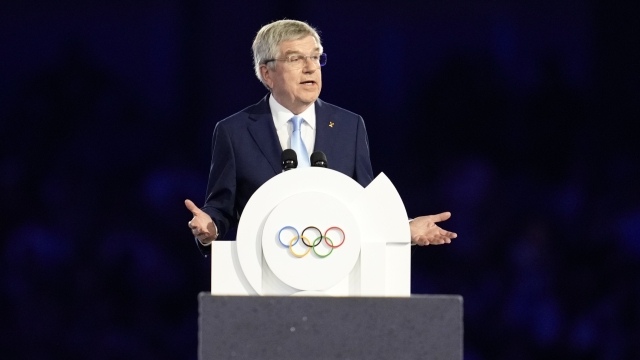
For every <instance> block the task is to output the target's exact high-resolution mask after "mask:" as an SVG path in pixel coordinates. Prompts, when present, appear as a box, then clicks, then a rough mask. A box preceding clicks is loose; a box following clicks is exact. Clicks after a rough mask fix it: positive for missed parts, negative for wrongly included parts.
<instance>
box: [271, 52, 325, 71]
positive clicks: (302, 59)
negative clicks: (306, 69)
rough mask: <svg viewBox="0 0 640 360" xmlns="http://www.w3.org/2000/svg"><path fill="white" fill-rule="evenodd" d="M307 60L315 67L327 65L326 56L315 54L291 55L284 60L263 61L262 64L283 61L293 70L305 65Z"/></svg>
mask: <svg viewBox="0 0 640 360" xmlns="http://www.w3.org/2000/svg"><path fill="white" fill-rule="evenodd" d="M307 59H309V60H311V62H312V63H313V64H315V65H319V66H325V65H326V64H327V54H325V53H322V54H317V55H302V54H291V55H289V56H287V57H286V58H284V59H268V60H265V61H263V62H262V63H263V64H267V63H269V62H272V61H284V62H286V63H287V64H289V66H290V67H291V68H293V69H300V68H302V67H303V66H304V65H306V63H307V62H306V60H307Z"/></svg>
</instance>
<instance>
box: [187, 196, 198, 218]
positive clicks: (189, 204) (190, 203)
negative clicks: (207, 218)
mask: <svg viewBox="0 0 640 360" xmlns="http://www.w3.org/2000/svg"><path fill="white" fill-rule="evenodd" d="M184 204H185V206H186V207H187V209H189V211H191V213H192V214H193V216H197V215H199V214H201V213H202V210H200V208H199V207H197V206H196V204H194V203H193V201H191V200H189V199H187V200H185V201H184Z"/></svg>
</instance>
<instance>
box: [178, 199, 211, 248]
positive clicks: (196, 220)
mask: <svg viewBox="0 0 640 360" xmlns="http://www.w3.org/2000/svg"><path fill="white" fill-rule="evenodd" d="M184 204H185V205H186V206H187V209H189V211H191V213H192V214H193V219H191V221H189V223H188V225H189V228H190V229H191V233H192V234H193V235H194V236H195V237H197V238H198V241H200V243H202V244H203V245H206V244H209V243H210V242H212V241H213V240H215V239H216V236H217V234H218V229H217V228H216V224H214V223H213V220H211V217H210V216H209V215H208V214H207V213H205V212H204V211H202V210H200V208H199V207H197V206H196V204H194V203H193V201H191V200H189V199H187V200H185V201H184Z"/></svg>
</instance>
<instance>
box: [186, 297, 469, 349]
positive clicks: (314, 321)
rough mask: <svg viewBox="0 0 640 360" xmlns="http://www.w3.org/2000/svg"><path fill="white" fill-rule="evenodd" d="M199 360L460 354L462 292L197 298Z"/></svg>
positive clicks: (461, 347) (461, 339) (461, 341)
mask: <svg viewBox="0 0 640 360" xmlns="http://www.w3.org/2000/svg"><path fill="white" fill-rule="evenodd" d="M199 303H200V317H199V334H198V335H199V349H198V358H199V359H200V360H205V359H206V360H212V359H237V360H244V359H246V360H256V359H261V360H270V359H278V360H281V359H305V360H312V359H318V360H321V359H322V360H326V359H350V360H356V359H367V360H371V359H455V360H460V359H462V354H463V351H462V349H463V345H462V344H463V325H462V324H463V323H462V314H463V310H462V297H461V296H449V295H412V296H411V297H407V298H389V297H375V298H374V297H302V296H300V297H298V296H286V297H282V296H278V297H274V296H214V295H211V294H209V293H201V294H200V296H199Z"/></svg>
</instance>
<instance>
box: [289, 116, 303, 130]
mask: <svg viewBox="0 0 640 360" xmlns="http://www.w3.org/2000/svg"><path fill="white" fill-rule="evenodd" d="M302 121H304V119H303V118H302V116H298V115H296V116H294V117H292V118H291V123H293V131H300V125H301V124H302Z"/></svg>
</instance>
